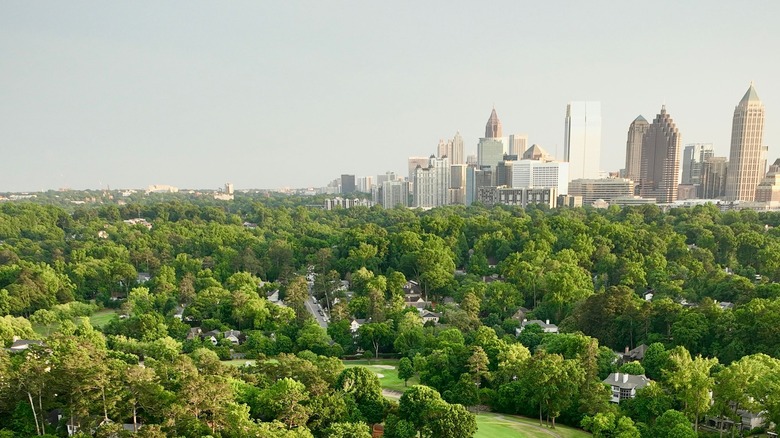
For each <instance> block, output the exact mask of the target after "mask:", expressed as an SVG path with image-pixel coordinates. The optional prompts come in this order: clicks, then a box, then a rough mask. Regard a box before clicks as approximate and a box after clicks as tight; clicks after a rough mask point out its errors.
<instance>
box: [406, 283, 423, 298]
mask: <svg viewBox="0 0 780 438" xmlns="http://www.w3.org/2000/svg"><path fill="white" fill-rule="evenodd" d="M403 289H404V295H422V288H421V287H420V283H417V282H416V281H414V280H409V281H407V282H406V284H404V287H403Z"/></svg>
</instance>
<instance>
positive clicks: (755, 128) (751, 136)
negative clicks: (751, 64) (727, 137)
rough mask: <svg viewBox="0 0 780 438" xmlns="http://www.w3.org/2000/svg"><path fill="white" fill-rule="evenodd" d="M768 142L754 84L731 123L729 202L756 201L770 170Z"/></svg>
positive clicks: (727, 189)
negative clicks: (768, 166)
mask: <svg viewBox="0 0 780 438" xmlns="http://www.w3.org/2000/svg"><path fill="white" fill-rule="evenodd" d="M763 142H764V104H762V103H761V100H759V98H758V94H756V89H755V88H754V87H753V84H752V83H751V84H750V88H748V90H747V92H746V93H745V95H744V96H743V97H742V100H740V101H739V104H737V106H736V108H734V118H733V122H732V124H731V152H730V154H729V172H728V176H727V178H726V196H725V199H726V200H727V201H752V200H754V199H755V196H756V187H757V186H758V183H759V182H760V181H761V179H762V178H763V177H764V173H765V171H766V147H765V146H764V145H763Z"/></svg>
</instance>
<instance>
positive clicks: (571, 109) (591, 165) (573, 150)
mask: <svg viewBox="0 0 780 438" xmlns="http://www.w3.org/2000/svg"><path fill="white" fill-rule="evenodd" d="M563 161H567V162H569V178H570V180H571V179H580V178H598V177H599V168H600V166H601V164H600V162H601V102H569V105H567V106H566V129H565V133H564V139H563Z"/></svg>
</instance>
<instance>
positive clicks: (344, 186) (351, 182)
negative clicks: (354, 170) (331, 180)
mask: <svg viewBox="0 0 780 438" xmlns="http://www.w3.org/2000/svg"><path fill="white" fill-rule="evenodd" d="M354 192H355V175H346V174H345V175H341V194H342V195H349V194H350V193H354Z"/></svg>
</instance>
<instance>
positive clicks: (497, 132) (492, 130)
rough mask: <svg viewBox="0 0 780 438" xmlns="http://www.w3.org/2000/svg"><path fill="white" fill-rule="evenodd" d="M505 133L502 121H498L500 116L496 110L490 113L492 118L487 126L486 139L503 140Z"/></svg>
mask: <svg viewBox="0 0 780 438" xmlns="http://www.w3.org/2000/svg"><path fill="white" fill-rule="evenodd" d="M502 135H503V131H502V130H501V120H498V114H496V109H495V108H493V111H491V112H490V118H489V119H488V121H487V124H486V125H485V138H501V136H502Z"/></svg>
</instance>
